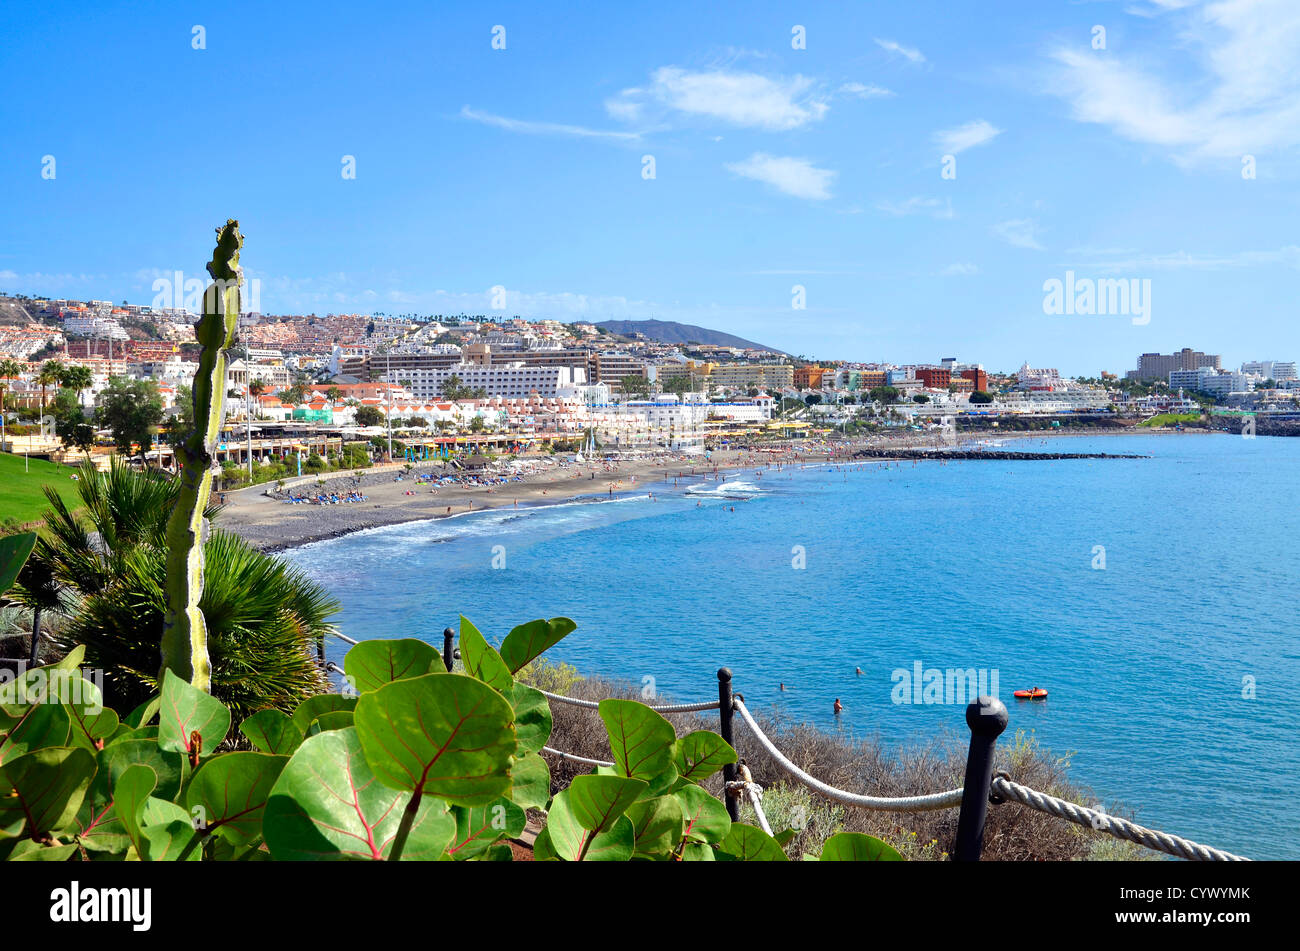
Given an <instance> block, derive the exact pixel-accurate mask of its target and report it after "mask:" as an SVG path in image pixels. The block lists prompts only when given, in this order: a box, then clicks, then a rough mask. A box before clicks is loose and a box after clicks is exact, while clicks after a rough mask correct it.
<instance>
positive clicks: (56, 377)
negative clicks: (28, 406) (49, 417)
mask: <svg viewBox="0 0 1300 951" xmlns="http://www.w3.org/2000/svg"><path fill="white" fill-rule="evenodd" d="M63 372H64V370H63V364H62V363H60V362H59V361H58V360H46V361H45V362H44V363H43V364H41V372H40V373H39V374H37V376H36V383H37V385H39V386H40V388H41V415H42V416H44V415H45V390H46V387H50V386H58V385H59V384H61V383H62V382H63Z"/></svg>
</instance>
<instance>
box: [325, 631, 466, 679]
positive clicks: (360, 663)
mask: <svg viewBox="0 0 1300 951" xmlns="http://www.w3.org/2000/svg"><path fill="white" fill-rule="evenodd" d="M343 670H344V672H345V673H346V674H347V676H348V679H349V680H350V681H351V682H352V686H353V687H354V688H356V690H357V692H358V693H365V692H366V691H367V690H376V689H378V688H379V687H382V686H383V685H384V684H390V683H392V682H393V681H394V680H402V679H404V678H406V677H419V676H421V675H423V674H440V673H443V672H444V671H445V670H446V667H444V666H443V663H442V655H441V654H439V653H438V652H437V651H436V650H435V649H434V648H433V647H432V646H430V645H429V644H426V643H425V642H424V641H421V640H416V639H415V638H413V637H402V638H394V639H391V640H387V639H386V640H376V641H362V642H361V643H360V644H357V645H355V646H354V647H353V648H352V649H351V650H349V651H348V653H347V656H345V657H344V658H343Z"/></svg>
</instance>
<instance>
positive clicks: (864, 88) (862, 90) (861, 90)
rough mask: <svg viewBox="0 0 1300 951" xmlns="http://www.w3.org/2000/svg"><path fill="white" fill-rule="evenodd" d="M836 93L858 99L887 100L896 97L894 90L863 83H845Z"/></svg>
mask: <svg viewBox="0 0 1300 951" xmlns="http://www.w3.org/2000/svg"><path fill="white" fill-rule="evenodd" d="M836 92H837V93H839V94H840V95H843V96H855V97H857V98H858V99H886V98H888V97H890V96H892V95H894V92H893V90H891V89H886V88H885V87H884V86H875V85H865V84H863V83H844V85H842V86H840V88H839V89H837V90H836Z"/></svg>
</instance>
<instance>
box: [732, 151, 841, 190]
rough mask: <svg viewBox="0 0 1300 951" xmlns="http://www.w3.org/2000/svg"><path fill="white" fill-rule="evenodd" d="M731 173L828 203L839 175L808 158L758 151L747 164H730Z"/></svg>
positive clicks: (746, 160)
mask: <svg viewBox="0 0 1300 951" xmlns="http://www.w3.org/2000/svg"><path fill="white" fill-rule="evenodd" d="M727 170H728V171H730V172H732V173H734V174H736V175H739V176H741V177H742V178H751V179H753V180H754V181H757V182H763V183H764V184H766V185H771V186H772V187H773V188H775V189H777V190H778V191H782V192H784V193H785V194H787V195H793V196H794V197H795V198H807V199H810V200H812V201H825V200H826V199H827V198H830V197H831V191H830V187H831V183H832V182H834V181H835V176H836V175H838V174H839V173H838V172H834V171H831V170H830V169H825V168H817V167H816V166H815V165H813V164H812V161H811V160H809V159H806V158H792V157H786V156H779V155H768V154H766V153H765V152H755V153H754V154H753V155H751V156H750V157H749V158H747V159H745V161H743V162H735V163H732V164H729V165H727Z"/></svg>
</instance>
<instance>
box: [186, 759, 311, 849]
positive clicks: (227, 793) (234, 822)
mask: <svg viewBox="0 0 1300 951" xmlns="http://www.w3.org/2000/svg"><path fill="white" fill-rule="evenodd" d="M288 762H289V757H287V756H275V755H273V754H271V753H248V752H237V753H223V754H222V755H220V756H217V757H215V758H213V759H210V760H208V761H207V762H206V763H204V764H203V765H202V766H201V767H199V769H198V771H197V772H195V774H194V778H193V779H191V780H190V785H189V788H187V789H186V790H185V805H186V807H187V808H188V809H189V811H190V815H191V816H193V817H195V819H196V820H197V821H198V822H200V823H201V825H199V831H201V832H203V833H205V834H206V835H220V836H222V837H223V838H225V839H227V840H229V841H230V842H232V843H234V844H235V845H247V844H248V843H250V842H252V841H253V840H254V839H256V838H257V837H258V836H260V835H261V834H262V811H263V810H264V809H265V808H266V800H267V799H268V798H269V797H270V795H271V787H272V786H274V785H275V782H276V780H277V779H279V778H280V772H281V770H283V769H284V767H285V764H286V763H288Z"/></svg>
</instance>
